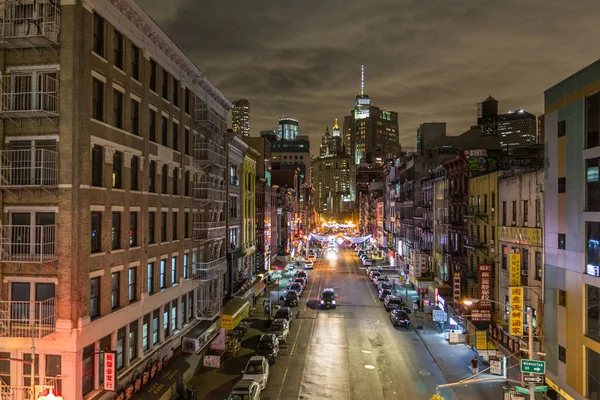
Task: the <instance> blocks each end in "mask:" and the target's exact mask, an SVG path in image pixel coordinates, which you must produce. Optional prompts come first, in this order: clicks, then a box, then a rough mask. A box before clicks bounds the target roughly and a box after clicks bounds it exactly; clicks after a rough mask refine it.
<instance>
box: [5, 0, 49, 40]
mask: <svg viewBox="0 0 600 400" xmlns="http://www.w3.org/2000/svg"><path fill="white" fill-rule="evenodd" d="M3 3H4V4H3V8H4V15H3V17H4V19H3V20H2V23H1V29H0V37H1V39H0V48H5V49H17V48H30V47H58V45H59V37H60V35H59V33H60V8H59V6H58V2H56V1H51V0H38V1H36V2H33V1H32V2H23V1H18V0H5V1H3Z"/></svg>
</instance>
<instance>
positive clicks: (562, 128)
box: [558, 121, 567, 137]
mask: <svg viewBox="0 0 600 400" xmlns="http://www.w3.org/2000/svg"><path fill="white" fill-rule="evenodd" d="M566 134H567V124H566V121H558V137H563V136H565V135H566Z"/></svg>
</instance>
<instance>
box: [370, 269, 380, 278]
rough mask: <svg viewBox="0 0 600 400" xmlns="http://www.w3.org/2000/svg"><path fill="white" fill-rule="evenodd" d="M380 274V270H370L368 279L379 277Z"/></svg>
mask: <svg viewBox="0 0 600 400" xmlns="http://www.w3.org/2000/svg"><path fill="white" fill-rule="evenodd" d="M380 276H381V272H379V271H375V270H371V272H369V279H371V280H373V279H375V278H379V277H380Z"/></svg>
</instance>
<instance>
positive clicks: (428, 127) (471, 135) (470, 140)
mask: <svg viewBox="0 0 600 400" xmlns="http://www.w3.org/2000/svg"><path fill="white" fill-rule="evenodd" d="M500 148H501V145H500V139H499V137H498V136H486V135H484V134H483V132H482V130H481V128H480V127H478V126H471V128H470V129H469V130H467V131H465V132H463V133H462V134H460V135H458V136H449V135H448V134H447V132H446V123H445V122H426V123H423V124H421V125H420V126H419V129H417V154H422V153H423V152H424V151H427V150H438V152H440V153H441V152H444V151H445V152H447V153H448V154H459V153H460V150H475V149H488V150H498V149H500Z"/></svg>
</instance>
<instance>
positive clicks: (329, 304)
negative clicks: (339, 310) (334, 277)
mask: <svg viewBox="0 0 600 400" xmlns="http://www.w3.org/2000/svg"><path fill="white" fill-rule="evenodd" d="M335 298H336V295H335V289H325V290H323V293H321V302H320V303H321V308H336V306H337V305H336V304H335Z"/></svg>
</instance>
